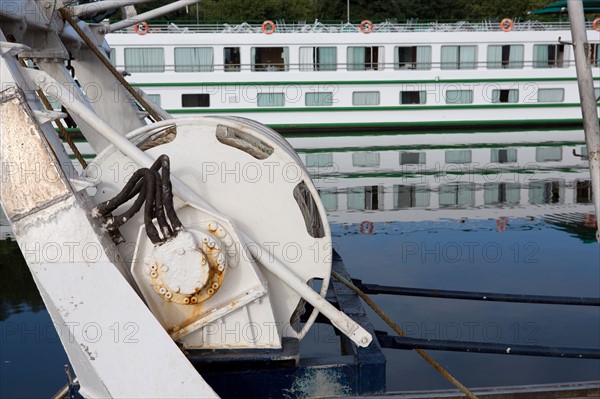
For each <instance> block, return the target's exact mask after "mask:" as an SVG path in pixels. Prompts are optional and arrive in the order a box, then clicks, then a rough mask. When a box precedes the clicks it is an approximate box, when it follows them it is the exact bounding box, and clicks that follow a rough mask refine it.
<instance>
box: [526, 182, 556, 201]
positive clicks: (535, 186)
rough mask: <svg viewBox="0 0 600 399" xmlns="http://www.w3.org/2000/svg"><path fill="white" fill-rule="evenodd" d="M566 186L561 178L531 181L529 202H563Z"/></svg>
mask: <svg viewBox="0 0 600 399" xmlns="http://www.w3.org/2000/svg"><path fill="white" fill-rule="evenodd" d="M563 197H564V188H563V184H562V182H561V181H560V180H537V181H532V182H530V183H529V203H530V204H532V205H538V204H561V203H562V202H563Z"/></svg>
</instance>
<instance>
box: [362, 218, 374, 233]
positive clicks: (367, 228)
mask: <svg viewBox="0 0 600 399" xmlns="http://www.w3.org/2000/svg"><path fill="white" fill-rule="evenodd" d="M360 233H361V234H373V222H369V221H367V220H365V221H364V222H362V223H361V224H360Z"/></svg>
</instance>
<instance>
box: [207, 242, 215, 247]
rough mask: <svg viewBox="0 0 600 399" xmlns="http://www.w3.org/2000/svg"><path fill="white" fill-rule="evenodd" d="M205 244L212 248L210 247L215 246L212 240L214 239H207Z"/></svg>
mask: <svg viewBox="0 0 600 399" xmlns="http://www.w3.org/2000/svg"><path fill="white" fill-rule="evenodd" d="M206 245H207V246H208V247H209V248H211V249H212V248H214V247H215V242H214V241H209V242H207V243H206Z"/></svg>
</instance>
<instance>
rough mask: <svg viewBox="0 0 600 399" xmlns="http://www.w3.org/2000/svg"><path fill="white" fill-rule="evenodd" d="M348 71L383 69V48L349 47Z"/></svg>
mask: <svg viewBox="0 0 600 399" xmlns="http://www.w3.org/2000/svg"><path fill="white" fill-rule="evenodd" d="M347 56H348V64H347V65H348V67H347V68H348V70H349V71H367V70H380V69H383V47H348V53H347Z"/></svg>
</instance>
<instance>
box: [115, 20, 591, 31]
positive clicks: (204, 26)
mask: <svg viewBox="0 0 600 399" xmlns="http://www.w3.org/2000/svg"><path fill="white" fill-rule="evenodd" d="M273 22H274V23H275V25H276V28H275V31H274V33H275V34H279V33H356V32H360V31H361V25H360V23H352V22H345V23H344V22H342V23H322V22H320V21H318V20H316V21H314V22H312V23H307V22H305V21H301V22H288V21H283V20H276V21H273ZM586 24H587V29H592V22H591V21H588V22H587V23H586ZM567 29H569V23H568V22H540V21H535V20H527V21H516V22H514V26H513V28H512V30H513V31H558V30H567ZM132 31H133V28H128V29H122V30H119V31H115V32H114V33H131V32H132ZM500 31H501V28H500V23H499V22H497V21H491V20H488V21H482V22H468V21H460V22H448V23H445V22H428V23H423V22H410V21H408V22H402V23H400V22H397V21H384V22H379V23H375V24H374V25H373V32H500ZM149 32H150V33H232V34H234V33H261V34H262V33H263V30H262V23H248V22H242V23H237V24H236V23H177V24H176V23H173V22H167V23H165V22H160V21H159V22H153V21H150V30H149Z"/></svg>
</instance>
